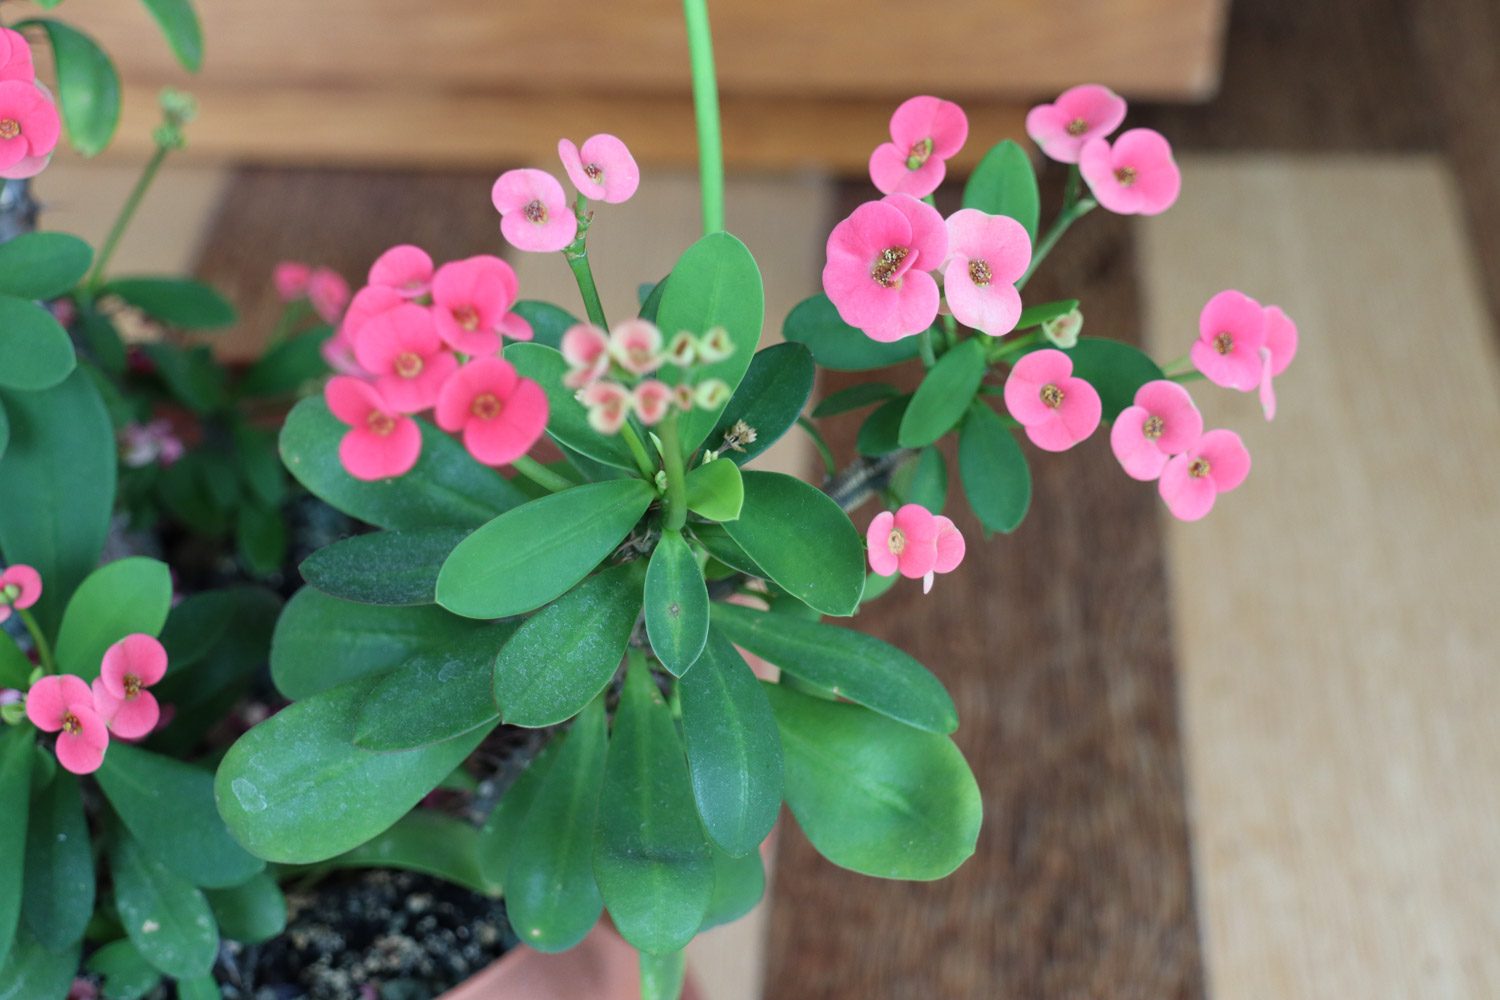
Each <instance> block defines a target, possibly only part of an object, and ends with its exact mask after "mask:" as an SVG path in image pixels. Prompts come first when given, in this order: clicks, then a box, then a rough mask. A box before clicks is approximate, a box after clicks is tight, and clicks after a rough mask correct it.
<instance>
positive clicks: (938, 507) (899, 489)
mask: <svg viewBox="0 0 1500 1000" xmlns="http://www.w3.org/2000/svg"><path fill="white" fill-rule="evenodd" d="M891 491H892V492H893V493H895V494H896V496H897V497H899V498H900V499H901V501H902V502H903V503H915V504H921V505H922V506H923V507H926V508H927V509H928V510H930V511H932V512H933V513H934V514H941V513H942V512H943V505H944V504H945V503H947V502H948V460H947V459H945V458H944V457H943V453H942V452H940V451H938V450H937V449H936V448H934V447H933V446H932V445H928V446H927V447H926V448H923V449H922V452H921V454H920V455H919V456H918V457H917V460H916V461H915V462H907V463H906V464H905V465H903V466H901V468H900V469H898V470H896V474H895V475H894V476H892V477H891Z"/></svg>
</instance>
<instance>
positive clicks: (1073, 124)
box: [1068, 118, 1089, 135]
mask: <svg viewBox="0 0 1500 1000" xmlns="http://www.w3.org/2000/svg"><path fill="white" fill-rule="evenodd" d="M1088 130H1089V123H1088V122H1086V121H1084V120H1083V119H1082V118H1074V119H1073V120H1072V121H1070V122H1068V134H1069V135H1083V133H1085V132H1087V131H1088Z"/></svg>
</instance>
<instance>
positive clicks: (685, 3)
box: [682, 0, 724, 236]
mask: <svg viewBox="0 0 1500 1000" xmlns="http://www.w3.org/2000/svg"><path fill="white" fill-rule="evenodd" d="M682 10H683V15H684V18H685V19H686V21H687V36H688V57H689V59H690V60H691V62H692V66H693V110H694V113H695V114H696V116H697V120H698V177H699V185H700V187H701V188H702V193H703V235H705V236H707V235H708V234H709V233H717V232H719V231H720V230H722V229H723V228H724V145H723V140H722V137H721V135H720V131H719V83H718V80H717V79H716V78H715V76H714V42H713V34H712V33H711V32H710V31H709V26H708V3H707V0H682Z"/></svg>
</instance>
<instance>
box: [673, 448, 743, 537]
mask: <svg viewBox="0 0 1500 1000" xmlns="http://www.w3.org/2000/svg"><path fill="white" fill-rule="evenodd" d="M727 457H729V456H723V457H721V458H718V459H716V460H714V461H712V462H707V463H705V464H703V465H700V466H698V467H697V468H696V469H693V470H692V471H691V472H689V473H688V474H687V505H688V510H690V511H693V512H694V513H696V514H702V515H703V516H704V517H706V518H708V519H709V520H710V521H733V520H734V519H735V518H737V517H739V516H740V508H741V507H743V506H744V504H745V484H744V482H743V481H742V480H741V478H740V467H739V465H738V464H736V463H735V462H732V461H725V460H724V459H725V458H727Z"/></svg>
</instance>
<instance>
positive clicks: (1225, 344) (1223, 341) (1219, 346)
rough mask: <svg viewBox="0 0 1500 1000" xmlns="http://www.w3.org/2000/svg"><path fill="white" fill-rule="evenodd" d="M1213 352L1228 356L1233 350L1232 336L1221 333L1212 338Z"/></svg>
mask: <svg viewBox="0 0 1500 1000" xmlns="http://www.w3.org/2000/svg"><path fill="white" fill-rule="evenodd" d="M1214 350H1216V351H1218V352H1219V353H1220V354H1228V353H1229V352H1230V351H1232V350H1234V334H1232V333H1221V334H1219V335H1218V336H1217V337H1215V338H1214Z"/></svg>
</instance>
